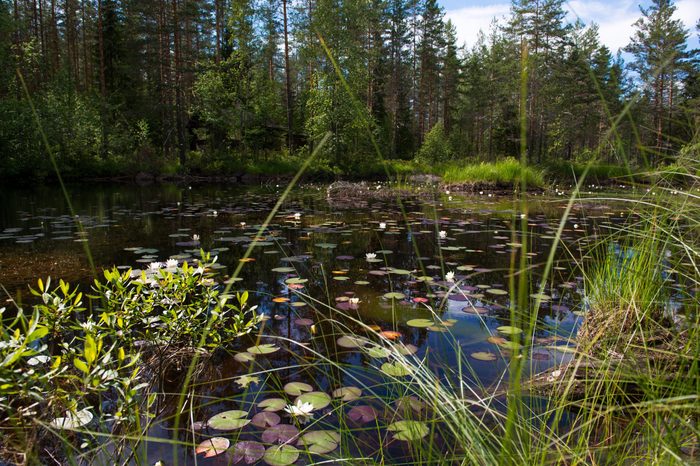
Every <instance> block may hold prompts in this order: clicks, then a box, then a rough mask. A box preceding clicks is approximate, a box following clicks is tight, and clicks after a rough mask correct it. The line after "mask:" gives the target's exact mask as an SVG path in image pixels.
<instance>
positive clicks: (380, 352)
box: [367, 345, 391, 358]
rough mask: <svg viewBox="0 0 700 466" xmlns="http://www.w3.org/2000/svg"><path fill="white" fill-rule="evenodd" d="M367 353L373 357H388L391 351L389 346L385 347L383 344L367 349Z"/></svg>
mask: <svg viewBox="0 0 700 466" xmlns="http://www.w3.org/2000/svg"><path fill="white" fill-rule="evenodd" d="M367 354H368V355H369V357H371V358H388V357H389V355H390V354H391V351H389V350H388V349H387V348H384V347H383V346H378V345H376V346H372V347H371V348H369V349H368V350H367Z"/></svg>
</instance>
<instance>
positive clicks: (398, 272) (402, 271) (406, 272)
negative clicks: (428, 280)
mask: <svg viewBox="0 0 700 466" xmlns="http://www.w3.org/2000/svg"><path fill="white" fill-rule="evenodd" d="M389 273H393V274H394V275H411V271H410V270H406V269H394V268H391V269H389Z"/></svg>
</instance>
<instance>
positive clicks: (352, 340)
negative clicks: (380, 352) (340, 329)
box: [337, 335, 367, 348]
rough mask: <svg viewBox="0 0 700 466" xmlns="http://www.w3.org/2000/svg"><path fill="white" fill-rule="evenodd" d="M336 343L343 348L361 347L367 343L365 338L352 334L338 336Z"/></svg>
mask: <svg viewBox="0 0 700 466" xmlns="http://www.w3.org/2000/svg"><path fill="white" fill-rule="evenodd" d="M337 343H338V346H340V347H343V348H361V347H363V346H365V345H366V344H367V340H365V339H364V338H360V337H356V336H353V335H345V336H342V337H340V338H338V342H337Z"/></svg>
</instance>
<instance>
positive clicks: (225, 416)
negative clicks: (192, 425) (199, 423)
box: [207, 409, 250, 430]
mask: <svg viewBox="0 0 700 466" xmlns="http://www.w3.org/2000/svg"><path fill="white" fill-rule="evenodd" d="M247 415H248V412H247V411H240V410H238V409H233V410H230V411H224V412H223V413H219V414H217V415H216V416H214V417H212V418H211V419H209V421H207V425H208V426H209V427H211V428H212V429H216V430H236V429H241V428H242V427H245V426H247V425H248V424H249V423H250V420H249V419H245V417H246V416H247Z"/></svg>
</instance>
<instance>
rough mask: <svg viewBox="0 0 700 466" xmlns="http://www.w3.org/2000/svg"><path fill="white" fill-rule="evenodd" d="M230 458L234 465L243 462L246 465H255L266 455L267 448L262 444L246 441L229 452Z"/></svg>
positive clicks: (239, 443)
mask: <svg viewBox="0 0 700 466" xmlns="http://www.w3.org/2000/svg"><path fill="white" fill-rule="evenodd" d="M228 455H229V458H231V462H232V463H233V464H237V463H240V462H241V461H243V462H244V463H245V464H254V463H256V462H257V461H260V459H261V458H262V457H263V455H265V446H264V445H263V444H262V443H260V442H254V441H250V440H246V441H243V442H238V443H236V444H235V445H234V446H233V448H232V449H231V450H229V453H228Z"/></svg>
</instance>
